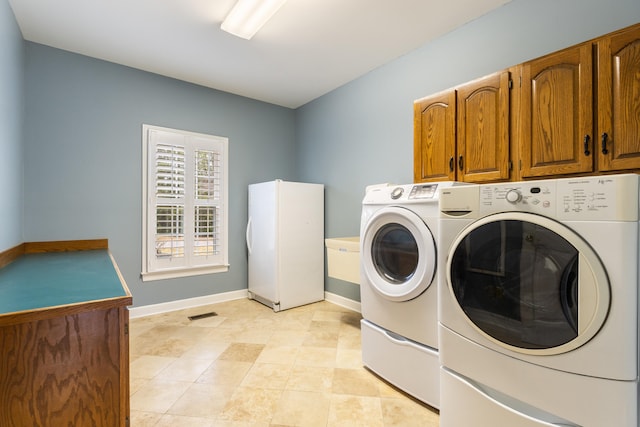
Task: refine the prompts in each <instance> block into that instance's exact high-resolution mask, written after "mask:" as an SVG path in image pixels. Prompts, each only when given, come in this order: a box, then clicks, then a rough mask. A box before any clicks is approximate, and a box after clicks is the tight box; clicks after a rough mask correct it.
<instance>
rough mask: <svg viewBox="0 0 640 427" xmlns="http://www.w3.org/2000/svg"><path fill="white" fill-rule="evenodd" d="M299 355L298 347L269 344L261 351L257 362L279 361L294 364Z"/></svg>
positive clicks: (283, 363) (282, 363)
mask: <svg viewBox="0 0 640 427" xmlns="http://www.w3.org/2000/svg"><path fill="white" fill-rule="evenodd" d="M297 355H298V347H296V346H291V345H271V344H267V345H266V346H265V347H264V348H263V349H262V352H260V356H258V358H257V359H256V363H277V364H279V365H293V364H294V362H295V361H296V356H297Z"/></svg>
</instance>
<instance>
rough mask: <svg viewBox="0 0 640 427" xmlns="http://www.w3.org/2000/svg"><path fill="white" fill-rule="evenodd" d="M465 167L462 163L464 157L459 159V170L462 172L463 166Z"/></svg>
mask: <svg viewBox="0 0 640 427" xmlns="http://www.w3.org/2000/svg"><path fill="white" fill-rule="evenodd" d="M463 165H464V163H463V161H462V156H460V157H458V169H460V170H462V166H463Z"/></svg>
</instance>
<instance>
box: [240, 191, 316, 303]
mask: <svg viewBox="0 0 640 427" xmlns="http://www.w3.org/2000/svg"><path fill="white" fill-rule="evenodd" d="M246 239H247V251H248V256H249V259H248V265H249V298H252V299H255V300H256V301H259V302H261V303H262V304H265V305H267V306H269V307H272V308H273V309H274V310H275V311H280V310H286V309H288V308H292V307H297V306H300V305H304V304H310V303H312V302H316V301H321V300H323V299H324V185H322V184H308V183H300V182H288V181H282V180H275V181H269V182H262V183H259V184H251V185H249V219H248V222H247V233H246Z"/></svg>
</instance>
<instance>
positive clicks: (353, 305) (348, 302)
mask: <svg viewBox="0 0 640 427" xmlns="http://www.w3.org/2000/svg"><path fill="white" fill-rule="evenodd" d="M324 299H325V300H326V301H329V302H330V303H333V304H335V305H339V306H340V307H344V308H348V309H349V310H353V311H357V312H358V313H361V312H362V310H361V309H360V303H359V302H358V301H355V300H352V299H349V298H345V297H343V296H340V295H338V294H332V293H331V292H325V293H324Z"/></svg>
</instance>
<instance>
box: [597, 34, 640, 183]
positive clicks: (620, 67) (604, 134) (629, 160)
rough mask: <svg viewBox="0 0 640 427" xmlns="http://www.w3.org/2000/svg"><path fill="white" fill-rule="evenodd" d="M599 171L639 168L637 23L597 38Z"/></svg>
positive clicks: (639, 38) (639, 41)
mask: <svg viewBox="0 0 640 427" xmlns="http://www.w3.org/2000/svg"><path fill="white" fill-rule="evenodd" d="M596 46H597V52H598V57H597V75H598V86H597V87H598V115H597V117H598V121H597V130H598V132H597V135H598V141H597V144H598V145H597V148H596V151H597V153H598V170H600V171H619V170H627V169H639V168H640V25H636V26H634V27H631V28H627V29H625V30H622V31H619V32H616V33H613V34H611V35H609V36H605V37H602V38H600V39H598V40H597V44H596Z"/></svg>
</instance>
